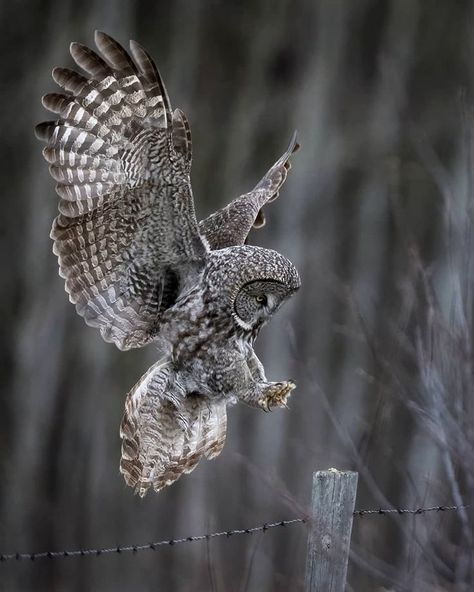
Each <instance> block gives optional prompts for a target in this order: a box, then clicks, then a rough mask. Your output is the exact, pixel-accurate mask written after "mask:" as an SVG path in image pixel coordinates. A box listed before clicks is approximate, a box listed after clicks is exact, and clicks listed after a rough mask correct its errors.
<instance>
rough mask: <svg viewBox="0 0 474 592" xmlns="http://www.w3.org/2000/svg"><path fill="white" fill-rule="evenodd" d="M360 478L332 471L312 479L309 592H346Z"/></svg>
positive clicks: (306, 580)
mask: <svg viewBox="0 0 474 592" xmlns="http://www.w3.org/2000/svg"><path fill="white" fill-rule="evenodd" d="M357 479H358V474H357V473H353V472H352V471H338V470H337V469H329V470H327V471H318V472H317V473H314V475H313V495H312V502H311V520H310V524H309V536H308V551H307V557H306V577H305V590H306V592H344V590H345V587H346V576H347V564H348V561H349V549H350V544H351V531H352V518H353V512H354V505H355V499H356V493H357Z"/></svg>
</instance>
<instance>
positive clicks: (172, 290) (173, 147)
mask: <svg viewBox="0 0 474 592" xmlns="http://www.w3.org/2000/svg"><path fill="white" fill-rule="evenodd" d="M95 42H96V45H97V47H98V49H99V51H100V53H101V55H98V54H97V53H95V52H94V51H93V50H91V49H89V48H87V47H85V46H83V45H81V44H78V43H72V44H71V55H72V57H73V58H74V60H75V61H76V63H77V64H78V66H80V67H81V68H82V69H83V70H84V71H85V72H87V76H84V75H82V74H79V73H78V72H75V71H73V70H69V69H66V68H55V69H54V70H53V78H54V80H55V81H56V82H57V83H58V84H59V86H61V87H62V88H63V89H64V91H65V92H64V93H62V94H57V93H54V94H48V95H46V96H45V97H43V104H44V106H45V107H46V108H47V109H49V110H50V111H53V112H54V113H57V114H58V115H59V119H58V120H57V121H53V122H45V123H43V124H40V125H39V126H37V128H36V133H37V136H38V137H39V138H40V139H42V140H45V141H46V142H47V147H46V148H45V149H44V151H43V154H44V157H45V159H46V160H47V161H48V162H49V163H50V172H51V175H52V177H53V178H54V179H55V180H56V181H57V186H56V191H57V193H58V194H59V197H60V201H59V212H60V213H59V215H58V216H57V218H56V219H55V220H54V223H53V228H52V231H51V237H52V239H53V240H54V247H53V250H54V252H55V253H56V255H57V256H58V258H59V266H60V275H62V276H63V277H64V278H65V280H66V291H67V292H68V293H69V297H70V300H71V302H73V303H74V304H75V305H76V309H77V312H78V313H79V314H80V315H81V316H83V317H84V319H85V321H86V323H87V324H89V325H92V326H94V327H98V328H99V329H100V331H101V334H102V336H103V337H104V339H105V340H106V341H113V342H115V343H116V345H117V346H118V347H119V348H121V349H128V348H131V347H139V346H142V345H144V344H146V343H147V342H149V341H150V340H151V339H153V336H154V335H155V334H156V332H157V328H158V325H159V319H160V314H161V313H162V312H163V311H164V310H166V309H167V308H169V307H170V306H172V305H173V304H174V302H175V301H176V299H177V298H178V296H179V294H180V291H181V290H182V288H183V286H184V285H185V284H187V285H188V286H189V284H190V283H192V282H193V281H194V279H195V278H196V276H197V274H198V273H199V271H200V269H201V268H202V266H203V261H204V259H205V257H206V253H207V247H206V246H205V244H204V242H203V240H202V238H201V236H200V234H199V230H198V224H197V220H196V215H195V211H194V203H193V197H192V192H191V185H190V178H189V174H190V167H191V143H190V135H189V126H188V124H187V121H186V118H185V116H184V114H183V113H182V112H181V111H179V110H176V111H175V112H174V113H172V112H171V107H170V103H169V98H168V95H167V92H166V89H165V87H164V85H163V82H162V80H161V77H160V75H159V73H158V70H157V69H156V66H155V65H154V63H153V61H152V59H151V58H150V56H149V55H148V54H147V52H146V51H145V50H144V49H143V48H142V47H141V46H140V45H138V44H137V43H135V42H134V41H131V42H130V50H131V56H132V57H131V56H130V55H129V54H128V53H127V52H126V51H125V50H124V49H123V48H122V47H121V46H120V45H119V44H118V43H117V42H116V41H114V40H113V39H112V38H111V37H109V36H108V35H106V34H104V33H100V32H96V35H95ZM132 58H133V59H132Z"/></svg>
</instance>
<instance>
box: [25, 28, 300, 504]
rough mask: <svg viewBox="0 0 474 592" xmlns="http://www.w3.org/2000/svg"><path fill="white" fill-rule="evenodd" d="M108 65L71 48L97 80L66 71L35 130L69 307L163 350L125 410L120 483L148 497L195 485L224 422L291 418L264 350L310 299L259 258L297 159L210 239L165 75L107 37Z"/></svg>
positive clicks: (268, 259) (102, 46)
mask: <svg viewBox="0 0 474 592" xmlns="http://www.w3.org/2000/svg"><path fill="white" fill-rule="evenodd" d="M95 42H96V45H97V47H98V49H99V51H100V54H101V55H99V54H97V53H95V52H94V51H93V50H91V49H89V48H87V47H85V46H84V45H81V44H79V43H72V44H71V55H72V57H73V58H74V60H75V62H76V63H77V65H78V66H80V68H82V69H83V70H84V71H85V72H86V75H84V74H80V73H78V72H75V71H74V70H69V69H66V68H55V69H54V70H53V78H54V80H55V81H56V83H57V84H58V85H59V86H61V87H62V88H63V89H64V91H65V92H64V93H61V94H47V95H46V96H45V97H43V105H44V106H45V107H46V108H47V109H49V110H50V111H53V112H54V113H57V114H58V116H59V119H57V120H56V121H51V122H45V123H42V124H40V125H38V126H37V128H36V132H37V136H38V137H39V138H40V139H42V140H45V141H46V142H47V146H46V148H45V149H44V151H43V154H44V157H45V159H46V160H47V161H48V163H50V167H49V170H50V172H51V175H52V177H53V178H54V179H55V180H56V181H57V185H56V191H57V193H58V194H59V197H60V200H59V214H58V216H57V218H56V219H55V220H54V222H53V227H52V230H51V238H52V239H53V241H54V247H53V250H54V253H55V254H56V255H57V256H58V259H59V268H60V272H59V273H60V275H61V276H62V277H63V278H64V279H65V281H66V291H67V292H68V294H69V299H70V300H71V302H73V303H74V304H75V305H76V310H77V312H78V314H79V315H81V316H82V317H84V320H85V322H86V323H87V324H88V325H91V326H93V327H97V328H99V330H100V332H101V334H102V337H103V338H104V339H105V340H106V341H111V342H114V343H115V344H116V345H117V346H118V347H119V348H120V349H122V350H126V349H129V348H134V347H141V346H144V345H146V344H148V343H151V342H153V343H155V344H157V346H158V348H159V350H160V352H161V354H162V355H163V358H162V359H161V360H160V361H159V362H157V363H156V364H154V365H153V366H152V367H151V368H150V369H149V370H148V372H147V373H146V374H145V375H144V376H143V377H142V378H141V379H140V380H139V382H138V383H137V384H136V385H135V386H134V387H133V389H132V390H131V391H130V393H129V394H128V396H127V399H126V403H125V414H124V417H123V420H122V424H121V429H120V436H121V438H122V458H121V462H120V470H121V472H122V473H123V475H124V477H125V480H126V482H127V483H128V485H130V486H132V487H134V488H135V491H136V492H137V493H139V494H140V496H143V495H145V494H146V492H147V490H148V489H149V488H150V486H153V488H154V489H155V490H156V491H158V490H160V489H161V488H163V487H164V486H166V485H169V484H170V483H173V482H174V481H175V480H176V479H178V478H179V476H180V475H181V474H182V473H189V472H190V471H192V470H193V468H194V467H195V466H196V464H197V463H198V461H199V459H200V458H201V457H203V456H206V457H207V458H213V457H215V456H217V455H218V454H219V453H220V451H221V450H222V447H223V445H224V441H225V435H226V407H227V405H229V404H230V403H234V402H236V401H238V400H240V401H244V402H245V403H247V404H249V405H252V406H255V407H258V408H261V409H264V410H269V409H271V408H272V407H281V406H285V405H286V400H287V397H288V395H289V394H290V392H291V390H292V389H293V388H294V383H293V382H291V381H287V382H268V381H267V379H266V377H265V372H264V369H263V366H262V364H261V363H260V361H259V360H258V358H257V356H256V355H255V353H254V351H253V347H252V346H253V342H254V340H255V338H256V336H257V334H258V332H259V330H260V327H261V326H262V325H263V324H264V323H265V322H266V321H267V320H268V319H269V318H270V317H271V316H272V315H273V314H274V312H275V311H276V310H277V309H278V308H279V307H280V305H281V304H282V302H283V301H284V300H286V299H287V298H288V297H289V296H291V294H293V293H294V292H295V291H296V290H297V289H298V288H299V286H300V279H299V276H298V273H297V271H296V269H295V268H294V266H293V265H292V264H291V263H290V262H289V261H288V260H287V259H285V258H284V257H283V256H282V255H280V254H279V253H276V252H275V251H271V250H268V249H263V248H257V247H252V246H247V245H245V244H244V243H245V242H246V239H247V235H248V233H249V231H250V229H251V228H252V226H255V225H257V226H258V225H261V224H262V223H263V214H262V212H261V208H262V206H263V205H264V204H266V203H267V202H269V201H272V200H273V199H275V198H276V197H277V195H278V191H279V189H280V187H281V185H282V184H283V182H284V181H285V179H286V176H287V171H288V169H289V167H290V165H289V158H290V156H291V154H292V152H294V151H295V150H296V149H297V147H298V145H297V143H296V138H295V137H293V139H292V140H291V143H290V145H289V147H288V150H287V151H286V152H285V154H283V156H282V157H281V158H280V159H279V160H278V161H277V162H276V163H275V164H274V165H273V166H272V168H271V169H270V170H269V171H268V172H267V174H266V175H265V176H264V177H263V179H262V180H261V181H260V182H259V183H258V184H257V185H256V187H255V188H254V189H253V190H252V191H250V192H249V193H246V194H245V195H242V196H240V197H238V198H237V199H235V200H234V201H232V202H231V203H230V204H229V205H228V206H227V207H225V208H223V209H221V210H219V211H218V212H216V213H215V214H213V215H211V216H209V218H206V219H205V220H203V221H202V222H200V223H199V224H198V222H197V220H196V215H195V212H194V204H193V197H192V192H191V184H190V168H191V149H192V145H191V134H190V129H189V124H188V121H187V119H186V117H185V115H184V113H183V112H182V111H180V110H179V109H176V110H175V111H172V110H171V105H170V101H169V98H168V94H167V92H166V89H165V86H164V84H163V82H162V80H161V77H160V75H159V73H158V70H157V68H156V66H155V64H154V63H153V61H152V59H151V58H150V56H149V55H148V53H147V52H146V51H145V50H144V49H143V48H142V47H141V46H140V45H138V43H135V42H134V41H131V42H130V52H131V53H130V55H129V54H128V53H127V52H126V51H125V50H124V49H123V48H122V47H121V46H120V45H119V44H118V43H117V42H116V41H114V40H113V39H112V38H111V37H109V36H108V35H106V34H104V33H100V32H97V33H96V35H95Z"/></svg>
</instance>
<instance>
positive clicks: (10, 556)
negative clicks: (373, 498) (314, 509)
mask: <svg viewBox="0 0 474 592" xmlns="http://www.w3.org/2000/svg"><path fill="white" fill-rule="evenodd" d="M469 507H470V506H469V505H468V504H466V505H460V506H431V507H429V508H415V509H407V508H379V509H376V510H355V511H354V512H353V515H354V516H355V517H363V516H374V515H381V516H384V515H386V514H399V515H403V514H415V515H420V514H425V513H428V512H449V511H459V510H465V509H467V508H469ZM309 520H310V519H309V517H301V518H292V519H291V520H280V521H279V522H266V523H265V524H262V525H261V526H254V527H252V528H242V529H235V530H223V531H220V532H212V533H208V534H200V535H197V536H188V537H183V538H178V539H165V540H162V541H157V542H154V543H145V544H142V545H123V546H121V545H119V546H117V547H108V548H107V547H106V548H101V549H75V550H72V551H43V552H40V553H0V563H1V562H6V561H11V560H16V561H21V560H29V561H35V560H36V559H62V558H65V557H87V556H93V557H100V556H102V555H108V554H111V553H118V554H120V553H133V554H136V553H138V552H139V551H156V550H157V549H158V548H159V547H165V546H173V545H178V544H181V543H193V542H197V541H206V540H210V539H214V538H217V537H226V538H230V537H232V536H235V535H242V534H254V533H256V532H266V531H267V530H270V529H272V528H278V527H280V526H291V525H293V524H302V523H305V522H308V521H309Z"/></svg>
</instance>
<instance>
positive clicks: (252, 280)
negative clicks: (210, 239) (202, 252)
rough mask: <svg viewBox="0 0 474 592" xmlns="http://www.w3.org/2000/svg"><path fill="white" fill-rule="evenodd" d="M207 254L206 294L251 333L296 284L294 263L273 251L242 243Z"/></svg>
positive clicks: (238, 325)
mask: <svg viewBox="0 0 474 592" xmlns="http://www.w3.org/2000/svg"><path fill="white" fill-rule="evenodd" d="M210 255H211V256H210V263H209V267H208V273H207V274H206V283H207V285H208V294H210V295H211V299H212V300H213V303H214V305H215V306H216V307H218V309H219V310H220V312H221V313H224V312H225V313H226V316H227V315H228V318H230V319H232V321H233V322H234V323H235V324H236V325H237V327H238V328H240V329H241V330H243V331H244V332H251V333H255V331H256V330H258V329H259V328H260V327H261V326H262V325H263V324H264V323H265V322H266V321H268V320H269V319H270V317H271V316H272V315H273V314H274V313H275V312H276V311H277V310H278V309H279V308H280V306H281V305H282V303H283V302H284V301H285V300H286V299H288V298H289V297H290V296H291V295H292V294H293V293H294V292H296V290H298V288H299V287H300V284H301V281H300V278H299V275H298V272H297V271H296V268H295V266H294V265H293V264H292V263H291V262H290V261H288V259H286V258H285V257H283V256H282V255H280V253H277V252H276V251H272V250H270V249H262V248H260V247H253V246H248V245H244V246H237V247H229V248H226V249H221V250H219V251H213V252H212V253H211V254H210Z"/></svg>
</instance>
